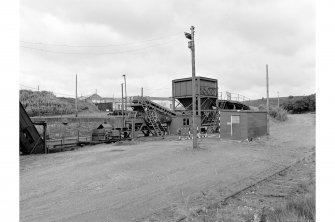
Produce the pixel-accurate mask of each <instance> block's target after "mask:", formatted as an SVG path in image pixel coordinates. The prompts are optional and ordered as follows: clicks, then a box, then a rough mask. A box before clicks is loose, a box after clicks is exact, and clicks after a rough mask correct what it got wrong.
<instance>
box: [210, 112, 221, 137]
mask: <svg viewBox="0 0 335 222" xmlns="http://www.w3.org/2000/svg"><path fill="white" fill-rule="evenodd" d="M219 116H220V114H219V111H215V113H214V116H213V118H212V120H211V123H210V125H209V126H208V128H207V132H208V133H215V131H216V129H217V128H218V126H219Z"/></svg>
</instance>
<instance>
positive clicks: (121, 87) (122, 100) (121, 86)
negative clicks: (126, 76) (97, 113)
mask: <svg viewBox="0 0 335 222" xmlns="http://www.w3.org/2000/svg"><path fill="white" fill-rule="evenodd" d="M121 96H122V97H121V98H122V99H121V108H122V128H123V127H124V107H123V83H121Z"/></svg>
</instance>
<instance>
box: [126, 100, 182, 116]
mask: <svg viewBox="0 0 335 222" xmlns="http://www.w3.org/2000/svg"><path fill="white" fill-rule="evenodd" d="M132 103H134V104H141V105H142V106H143V105H144V106H146V107H150V108H151V109H154V110H157V111H159V112H161V113H162V114H164V115H168V116H176V113H175V112H173V111H172V110H170V109H168V108H166V107H164V106H161V105H159V104H157V103H155V102H153V101H151V100H150V99H148V98H146V97H141V96H134V97H133V99H132Z"/></svg>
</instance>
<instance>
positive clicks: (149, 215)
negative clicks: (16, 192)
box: [20, 114, 315, 221]
mask: <svg viewBox="0 0 335 222" xmlns="http://www.w3.org/2000/svg"><path fill="white" fill-rule="evenodd" d="M270 133H271V136H269V137H268V138H267V137H264V138H261V139H260V140H257V139H256V140H254V141H252V142H250V143H249V142H243V143H240V142H231V141H219V140H218V139H217V138H209V139H205V140H203V141H202V143H201V147H202V149H200V150H196V151H193V150H191V149H190V147H191V145H192V144H191V141H154V142H138V143H134V144H129V145H122V146H121V145H118V146H117V145H111V144H106V145H98V146H92V147H85V148H83V149H80V150H77V151H72V152H63V153H55V154H49V155H34V156H22V157H20V220H21V221H132V220H134V221H142V220H149V219H150V220H154V218H155V217H159V218H163V219H164V220H175V219H176V218H178V216H179V215H182V214H187V210H188V209H190V208H199V207H202V206H205V205H208V204H210V203H212V202H215V201H216V200H217V199H218V198H219V197H222V196H225V195H229V194H231V193H233V192H235V191H237V190H238V189H242V188H244V187H246V186H248V185H250V184H252V183H254V182H255V181H257V180H260V179H262V178H264V177H266V176H268V175H271V174H273V173H274V172H276V171H278V170H279V169H281V168H284V167H285V166H287V165H290V164H292V163H294V162H295V161H297V160H298V159H300V158H302V157H304V156H306V155H308V154H309V153H310V152H312V150H313V147H314V146H315V115H312V114H306V115H291V116H289V120H288V121H287V122H284V123H271V132H270Z"/></svg>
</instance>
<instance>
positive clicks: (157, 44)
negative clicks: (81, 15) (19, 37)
mask: <svg viewBox="0 0 335 222" xmlns="http://www.w3.org/2000/svg"><path fill="white" fill-rule="evenodd" d="M177 40H179V39H178V38H173V39H170V40H168V41H164V42H157V43H154V44H149V45H143V46H141V47H140V46H135V48H127V49H124V50H119V51H109V50H110V49H108V51H105V52H76V51H57V50H50V49H45V48H38V47H32V46H25V45H20V47H21V48H26V49H32V50H37V51H42V52H49V53H56V54H75V55H112V54H123V53H130V52H136V51H141V50H145V49H148V48H153V47H157V46H162V45H167V44H171V43H173V42H176V41H177Z"/></svg>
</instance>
